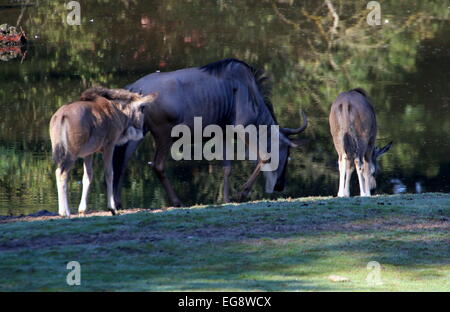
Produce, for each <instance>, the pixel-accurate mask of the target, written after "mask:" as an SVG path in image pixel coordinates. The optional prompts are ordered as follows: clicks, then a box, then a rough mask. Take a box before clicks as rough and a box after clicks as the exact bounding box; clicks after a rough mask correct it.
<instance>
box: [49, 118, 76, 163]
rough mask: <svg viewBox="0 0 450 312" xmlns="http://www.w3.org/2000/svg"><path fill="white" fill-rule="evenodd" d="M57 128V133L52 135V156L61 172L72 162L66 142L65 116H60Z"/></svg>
mask: <svg viewBox="0 0 450 312" xmlns="http://www.w3.org/2000/svg"><path fill="white" fill-rule="evenodd" d="M57 129H58V130H57V131H58V132H59V133H55V135H54V136H52V158H53V161H54V162H55V163H56V164H57V165H58V168H60V169H61V172H64V171H65V170H67V169H68V167H69V165H70V163H71V162H72V157H71V155H70V152H69V149H68V143H67V120H66V118H65V116H62V117H61V120H60V121H59V127H57Z"/></svg>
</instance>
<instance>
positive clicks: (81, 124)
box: [50, 87, 157, 216]
mask: <svg viewBox="0 0 450 312" xmlns="http://www.w3.org/2000/svg"><path fill="white" fill-rule="evenodd" d="M156 97H157V94H156V93H152V94H149V95H147V96H140V95H139V94H137V93H132V92H129V91H127V90H123V89H106V88H102V87H95V88H91V89H89V90H86V91H85V92H84V93H83V94H82V95H81V98H80V101H77V102H73V103H70V104H66V105H64V106H62V107H60V108H59V109H58V110H57V111H56V113H55V114H54V115H53V116H52V119H51V120H50V137H51V140H52V152H53V159H54V161H55V162H56V164H57V165H58V168H57V169H56V184H57V186H58V202H59V214H60V215H61V216H70V209H69V202H68V199H67V180H68V177H69V171H70V169H71V168H72V166H73V164H74V162H75V161H76V159H77V158H79V157H81V158H83V159H84V176H83V194H82V197H81V202H80V206H79V208H78V212H79V214H81V215H83V214H84V213H85V211H86V206H87V198H88V192H89V186H90V184H91V182H92V175H93V173H92V157H93V154H94V153H95V152H101V153H103V162H104V167H105V178H106V185H107V201H108V208H109V210H110V211H111V212H112V214H116V212H117V211H116V205H115V203H114V196H113V188H112V181H113V169H112V156H113V151H114V146H115V145H120V144H125V143H126V142H128V141H129V140H140V139H142V138H143V130H142V128H143V124H144V110H145V108H146V106H147V104H149V103H150V102H152V101H154V100H155V98H156Z"/></svg>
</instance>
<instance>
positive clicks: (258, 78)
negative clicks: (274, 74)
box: [200, 58, 277, 122]
mask: <svg viewBox="0 0 450 312" xmlns="http://www.w3.org/2000/svg"><path fill="white" fill-rule="evenodd" d="M230 64H240V65H243V66H244V67H246V68H247V69H248V71H249V73H250V74H251V77H253V79H254V81H255V84H256V86H257V88H258V91H259V93H260V94H261V96H262V97H263V100H264V104H265V105H266V107H267V109H268V110H269V112H270V114H271V115H272V118H273V119H274V120H275V122H277V120H276V117H275V113H274V110H273V104H272V101H271V100H270V97H271V95H272V85H271V83H270V80H269V78H268V77H267V76H266V74H265V72H264V70H263V69H256V68H254V67H252V66H250V65H248V64H247V63H245V62H244V61H241V60H238V59H235V58H227V59H224V60H220V61H217V62H214V63H210V64H207V65H204V66H202V67H200V70H203V71H205V72H207V73H209V74H211V75H214V76H219V77H221V76H223V75H224V74H225V73H226V72H227V69H228V65H230Z"/></svg>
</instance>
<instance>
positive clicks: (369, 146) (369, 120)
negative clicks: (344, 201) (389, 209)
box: [329, 88, 392, 197]
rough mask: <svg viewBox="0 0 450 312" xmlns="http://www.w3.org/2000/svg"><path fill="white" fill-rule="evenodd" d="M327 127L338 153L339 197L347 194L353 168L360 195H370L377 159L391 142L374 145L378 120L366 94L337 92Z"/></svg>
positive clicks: (374, 182) (360, 92)
mask: <svg viewBox="0 0 450 312" xmlns="http://www.w3.org/2000/svg"><path fill="white" fill-rule="evenodd" d="M329 121H330V130H331V135H332V136H333V142H334V146H335V148H336V151H337V153H338V155H339V191H338V196H339V197H348V196H350V178H351V176H352V173H353V170H354V168H355V167H356V172H357V173H358V180H359V189H360V194H361V196H370V191H371V190H372V189H374V188H375V187H376V181H375V178H374V175H375V173H376V172H377V170H378V166H377V158H378V157H380V156H381V155H383V154H384V153H386V152H387V151H388V150H389V149H390V148H391V145H392V142H390V143H389V144H387V145H386V146H385V147H383V148H381V149H379V148H377V147H375V139H376V136H377V121H376V117H375V111H374V109H373V106H372V104H371V103H370V101H369V99H368V97H367V93H366V92H365V91H364V90H363V89H359V88H358V89H354V90H350V91H349V92H343V93H341V94H339V96H338V97H337V99H336V101H334V103H333V105H332V106H331V112H330V119H329Z"/></svg>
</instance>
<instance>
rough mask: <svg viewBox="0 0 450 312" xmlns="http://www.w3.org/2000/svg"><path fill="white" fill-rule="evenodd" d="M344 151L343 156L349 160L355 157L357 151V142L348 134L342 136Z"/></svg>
mask: <svg viewBox="0 0 450 312" xmlns="http://www.w3.org/2000/svg"><path fill="white" fill-rule="evenodd" d="M343 140H344V151H345V154H346V155H347V156H349V157H351V158H354V157H355V156H356V152H357V150H358V142H357V140H355V138H354V137H352V136H351V135H350V133H348V132H346V133H345V134H344V138H343Z"/></svg>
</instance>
